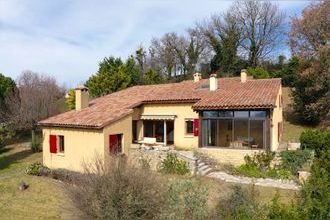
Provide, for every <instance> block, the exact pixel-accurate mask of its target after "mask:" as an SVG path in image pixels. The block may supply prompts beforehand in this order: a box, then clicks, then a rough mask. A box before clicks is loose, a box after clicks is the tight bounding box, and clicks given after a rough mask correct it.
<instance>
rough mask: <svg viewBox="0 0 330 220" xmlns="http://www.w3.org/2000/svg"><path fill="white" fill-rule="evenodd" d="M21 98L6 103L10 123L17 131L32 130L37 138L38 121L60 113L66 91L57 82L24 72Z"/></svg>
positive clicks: (19, 79) (19, 90) (9, 99)
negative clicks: (60, 104)
mask: <svg viewBox="0 0 330 220" xmlns="http://www.w3.org/2000/svg"><path fill="white" fill-rule="evenodd" d="M17 87H18V92H19V96H10V97H9V98H8V99H7V100H6V102H7V103H8V104H7V105H8V106H9V108H10V111H8V112H10V114H11V117H10V120H11V121H10V123H12V124H14V127H15V129H17V130H31V131H32V141H34V138H35V131H36V129H37V125H38V121H40V120H42V119H45V118H48V117H50V116H52V115H55V114H58V113H59V112H60V110H59V109H60V108H59V102H58V101H59V99H61V98H62V97H64V89H63V88H61V87H60V86H58V84H57V82H56V80H55V79H54V78H53V77H50V76H44V75H41V74H38V73H35V72H32V71H25V72H23V73H22V74H21V75H20V76H19V78H18V80H17Z"/></svg>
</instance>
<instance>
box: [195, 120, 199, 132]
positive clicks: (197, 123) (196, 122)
mask: <svg viewBox="0 0 330 220" xmlns="http://www.w3.org/2000/svg"><path fill="white" fill-rule="evenodd" d="M198 125H199V119H198V118H196V119H194V136H198Z"/></svg>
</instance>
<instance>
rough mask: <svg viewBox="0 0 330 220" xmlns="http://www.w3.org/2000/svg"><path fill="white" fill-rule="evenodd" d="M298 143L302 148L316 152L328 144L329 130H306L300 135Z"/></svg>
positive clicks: (329, 139)
mask: <svg viewBox="0 0 330 220" xmlns="http://www.w3.org/2000/svg"><path fill="white" fill-rule="evenodd" d="M300 143H301V146H302V148H303V149H305V148H307V149H313V150H315V154H318V153H319V151H322V150H324V149H326V148H327V147H329V146H330V131H327V130H306V131H304V132H302V133H301V135H300Z"/></svg>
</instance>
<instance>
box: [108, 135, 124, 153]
mask: <svg viewBox="0 0 330 220" xmlns="http://www.w3.org/2000/svg"><path fill="white" fill-rule="evenodd" d="M109 151H110V154H113V155H116V154H118V153H121V151H122V146H121V134H112V135H110V136H109Z"/></svg>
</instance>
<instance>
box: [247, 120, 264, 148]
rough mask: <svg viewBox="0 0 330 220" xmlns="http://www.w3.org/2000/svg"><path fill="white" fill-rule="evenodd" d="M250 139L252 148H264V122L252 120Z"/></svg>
mask: <svg viewBox="0 0 330 220" xmlns="http://www.w3.org/2000/svg"><path fill="white" fill-rule="evenodd" d="M250 138H251V147H252V148H263V146H264V120H250Z"/></svg>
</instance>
